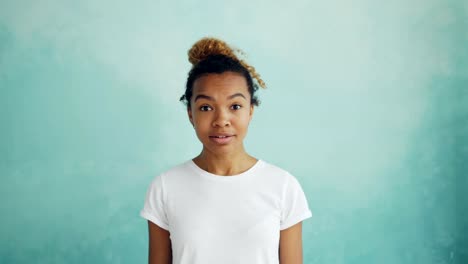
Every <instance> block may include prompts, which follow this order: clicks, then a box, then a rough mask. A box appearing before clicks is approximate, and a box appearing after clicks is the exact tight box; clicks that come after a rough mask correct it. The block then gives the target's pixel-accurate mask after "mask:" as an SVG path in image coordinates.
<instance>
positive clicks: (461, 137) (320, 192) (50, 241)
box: [0, 0, 468, 264]
mask: <svg viewBox="0 0 468 264" xmlns="http://www.w3.org/2000/svg"><path fill="white" fill-rule="evenodd" d="M467 21H468V4H467V2H466V1H445V0H424V1H423V0H414V1H403V0H397V1H371V0H368V1H338V0H333V1H306V0H304V1H292V2H291V1H290V2H285V1H282V2H279V3H272V1H258V2H256V3H252V2H250V1H244V0H241V1H233V2H230V3H222V2H220V1H206V2H204V3H201V2H200V1H179V3H174V2H170V1H167V2H166V3H163V2H159V3H158V2H157V1H126V2H125V1H99V3H98V1H91V0H88V1H56V0H49V1H13V0H11V1H2V2H1V3H0V89H1V96H0V103H1V104H0V105H1V107H0V118H1V119H0V120H1V138H0V151H1V152H0V154H1V159H0V162H1V163H0V175H1V178H0V206H1V217H0V262H1V263H145V261H146V258H147V225H146V222H145V220H144V219H142V218H140V217H139V215H138V213H139V210H140V209H141V207H142V205H143V200H144V195H145V192H146V188H147V186H148V184H149V182H150V180H151V179H152V178H153V177H154V176H155V175H156V174H158V173H159V172H160V171H161V170H164V169H167V168H169V167H171V166H173V165H175V164H178V163H180V162H182V161H184V160H186V159H189V158H192V157H194V156H195V155H197V154H198V153H199V151H200V149H201V144H200V143H199V141H198V139H197V138H196V135H195V133H194V131H193V129H192V127H191V126H190V124H189V122H188V119H187V116H186V113H185V112H184V108H183V105H182V104H181V103H179V102H178V99H179V97H180V95H182V93H183V91H184V90H183V89H184V85H185V78H186V76H187V71H188V70H189V67H190V65H189V63H188V61H187V57H186V54H187V50H188V49H189V48H190V46H191V45H192V44H193V43H194V42H195V41H196V40H198V39H199V38H201V37H203V36H216V37H220V38H222V39H224V40H226V41H227V42H228V43H230V44H233V45H235V46H237V47H239V48H241V49H243V50H244V51H245V52H246V53H247V56H248V57H247V60H248V61H249V62H250V63H251V64H252V65H253V66H255V67H256V68H257V70H258V72H259V73H260V74H261V76H262V78H263V79H264V80H265V82H266V83H267V85H268V89H267V90H264V91H263V90H262V91H260V94H259V97H260V99H261V101H262V104H261V106H260V107H259V108H258V109H257V110H256V112H255V117H254V119H253V121H252V123H251V127H250V130H249V135H248V137H247V139H246V148H247V151H248V152H250V153H251V154H252V155H254V156H256V157H259V158H262V159H264V160H266V161H269V162H271V163H274V164H277V165H279V166H281V167H283V168H285V169H287V170H289V171H291V172H292V173H293V174H294V175H295V176H296V177H297V178H298V179H299V181H300V182H301V184H302V185H303V188H304V191H305V192H306V195H307V198H308V200H309V204H310V207H311V209H312V211H313V214H314V216H313V218H311V219H309V220H306V221H305V222H304V226H303V233H304V263H359V264H371V263H389V264H390V263H392V264H393V263H398V264H403V263H408V264H414V263H434V264H435V263H468V238H467V234H468V214H467V212H468V205H467V201H468V195H467V194H466V190H467V189H468V180H467V175H468V89H467V88H468V49H467V48H466V46H467V43H468V22H467Z"/></svg>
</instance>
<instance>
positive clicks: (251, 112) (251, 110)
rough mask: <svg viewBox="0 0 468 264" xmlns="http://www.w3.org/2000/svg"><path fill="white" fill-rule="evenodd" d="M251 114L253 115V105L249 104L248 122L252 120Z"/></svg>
mask: <svg viewBox="0 0 468 264" xmlns="http://www.w3.org/2000/svg"><path fill="white" fill-rule="evenodd" d="M253 113H254V105H253V104H250V113H249V116H250V120H252V117H253Z"/></svg>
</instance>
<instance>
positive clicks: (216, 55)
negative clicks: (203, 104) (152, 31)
mask: <svg viewBox="0 0 468 264" xmlns="http://www.w3.org/2000/svg"><path fill="white" fill-rule="evenodd" d="M235 51H237V52H240V53H242V51H241V50H239V49H237V50H233V49H231V48H230V47H229V46H228V45H227V44H226V43H225V42H224V41H222V40H219V39H216V38H203V39H201V40H199V41H197V42H196V43H195V44H194V45H193V46H192V48H191V49H190V50H189V52H188V55H189V61H190V62H191V63H192V69H191V70H190V71H189V73H188V77H187V83H186V86H185V94H184V95H182V96H181V97H180V101H182V102H183V103H184V104H185V105H186V106H187V108H190V107H191V104H190V99H191V98H192V94H193V83H194V82H195V80H196V79H198V78H200V77H202V76H204V75H207V74H210V73H216V74H221V73H224V72H228V71H230V72H235V73H239V74H241V75H242V76H244V78H245V80H246V81H247V87H248V90H249V93H250V98H251V99H250V103H251V104H252V105H255V106H259V105H260V101H259V100H258V98H257V96H256V95H255V92H256V91H257V90H258V87H259V86H261V87H262V88H265V83H264V82H263V80H262V79H261V78H260V75H259V74H258V73H257V72H256V71H255V68H254V67H252V66H250V65H248V64H247V63H245V62H244V61H243V60H240V59H238V58H237V56H236V55H235V53H234V52H235ZM252 77H253V78H255V79H256V80H257V82H258V84H257V83H254V80H253V78H252Z"/></svg>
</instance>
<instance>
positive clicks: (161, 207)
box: [140, 174, 169, 230]
mask: <svg viewBox="0 0 468 264" xmlns="http://www.w3.org/2000/svg"><path fill="white" fill-rule="evenodd" d="M162 176H163V175H162V174H161V175H158V176H156V177H155V178H154V179H153V181H152V182H151V184H150V185H149V187H148V190H147V192H146V198H145V203H144V206H143V209H142V210H141V211H140V216H141V217H143V218H145V219H147V220H149V221H151V222H153V223H155V224H156V225H158V226H159V227H161V228H164V229H166V230H169V221H168V219H167V214H166V211H165V193H164V186H163V185H164V184H163V177H162Z"/></svg>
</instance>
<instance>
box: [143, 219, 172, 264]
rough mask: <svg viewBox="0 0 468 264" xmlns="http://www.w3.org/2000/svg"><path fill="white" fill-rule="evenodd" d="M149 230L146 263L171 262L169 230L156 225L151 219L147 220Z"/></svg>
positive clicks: (167, 263)
mask: <svg viewBox="0 0 468 264" xmlns="http://www.w3.org/2000/svg"><path fill="white" fill-rule="evenodd" d="M148 232H149V249H148V263H149V264H171V263H172V247H171V239H170V238H169V235H170V233H169V231H167V230H165V229H163V228H161V227H159V226H157V225H156V224H154V223H153V222H151V221H148Z"/></svg>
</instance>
